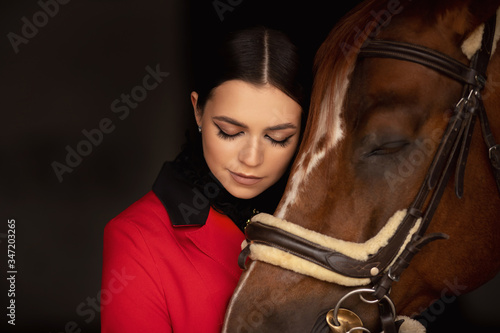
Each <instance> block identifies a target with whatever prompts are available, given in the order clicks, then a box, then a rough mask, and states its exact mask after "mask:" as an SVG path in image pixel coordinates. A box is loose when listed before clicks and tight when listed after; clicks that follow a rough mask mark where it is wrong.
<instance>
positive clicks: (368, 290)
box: [332, 288, 396, 326]
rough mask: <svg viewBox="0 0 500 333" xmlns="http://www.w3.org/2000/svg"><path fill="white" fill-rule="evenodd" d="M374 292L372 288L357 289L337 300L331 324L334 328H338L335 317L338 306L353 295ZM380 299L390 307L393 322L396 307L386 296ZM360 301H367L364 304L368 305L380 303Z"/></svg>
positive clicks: (338, 323) (363, 299)
mask: <svg viewBox="0 0 500 333" xmlns="http://www.w3.org/2000/svg"><path fill="white" fill-rule="evenodd" d="M374 292H375V289H373V288H359V289H354V290H351V291H350V292H348V293H347V294H345V295H344V296H343V297H342V298H341V299H339V301H338V302H337V305H335V309H334V310H333V318H332V319H333V324H334V325H335V326H340V322H339V321H338V319H337V315H338V312H339V309H340V304H342V302H344V301H345V300H346V299H347V298H349V297H350V296H352V295H355V294H362V293H372V294H373V293H374ZM382 299H384V300H385V301H387V303H388V304H389V306H390V307H391V312H392V318H393V319H394V320H395V319H396V307H395V306H394V303H393V302H392V300H391V299H390V298H389V297H388V296H387V295H384V297H382ZM361 300H362V301H367V302H366V303H368V304H374V303H379V302H380V301H381V300H377V301H376V302H373V301H368V300H366V299H365V298H361Z"/></svg>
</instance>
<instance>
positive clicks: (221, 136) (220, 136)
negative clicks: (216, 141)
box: [214, 122, 243, 140]
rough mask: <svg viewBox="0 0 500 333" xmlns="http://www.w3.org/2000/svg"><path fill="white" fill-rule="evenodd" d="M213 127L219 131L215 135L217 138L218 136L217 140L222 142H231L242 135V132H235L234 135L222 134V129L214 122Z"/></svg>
mask: <svg viewBox="0 0 500 333" xmlns="http://www.w3.org/2000/svg"><path fill="white" fill-rule="evenodd" d="M214 125H215V127H217V129H218V130H219V132H218V133H217V136H218V137H219V138H221V139H224V140H233V139H235V138H236V137H237V136H239V135H241V134H243V132H237V133H235V134H229V133H227V132H224V131H223V130H222V128H221V127H220V126H219V125H217V123H215V122H214Z"/></svg>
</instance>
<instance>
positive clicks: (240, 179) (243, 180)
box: [229, 171, 262, 185]
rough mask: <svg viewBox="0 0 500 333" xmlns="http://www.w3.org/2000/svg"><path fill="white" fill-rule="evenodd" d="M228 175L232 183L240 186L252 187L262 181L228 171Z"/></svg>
mask: <svg viewBox="0 0 500 333" xmlns="http://www.w3.org/2000/svg"><path fill="white" fill-rule="evenodd" d="M229 173H230V174H231V177H233V179H234V181H235V182H237V183H239V184H241V185H254V184H257V183H258V182H260V181H261V180H262V178H261V177H255V176H247V175H243V174H241V173H235V172H232V171H229Z"/></svg>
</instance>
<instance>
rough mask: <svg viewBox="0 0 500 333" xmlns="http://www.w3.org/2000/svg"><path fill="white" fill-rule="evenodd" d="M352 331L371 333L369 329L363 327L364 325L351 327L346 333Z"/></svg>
mask: <svg viewBox="0 0 500 333" xmlns="http://www.w3.org/2000/svg"><path fill="white" fill-rule="evenodd" d="M353 331H365V332H368V333H372V332H371V331H370V330H369V329H367V328H364V327H353V328H351V329H350V330H349V331H347V332H346V333H352V332H353Z"/></svg>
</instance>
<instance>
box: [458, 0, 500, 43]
mask: <svg viewBox="0 0 500 333" xmlns="http://www.w3.org/2000/svg"><path fill="white" fill-rule="evenodd" d="M499 7H500V0H481V1H470V3H469V12H470V14H471V20H470V23H469V25H468V29H467V31H466V32H465V35H466V37H467V36H468V35H469V34H470V33H472V32H473V31H474V30H475V29H476V28H477V27H478V26H479V25H480V24H482V23H484V22H486V21H487V20H488V19H489V18H491V17H492V16H493V15H495V13H496V12H497V10H498V9H499Z"/></svg>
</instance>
